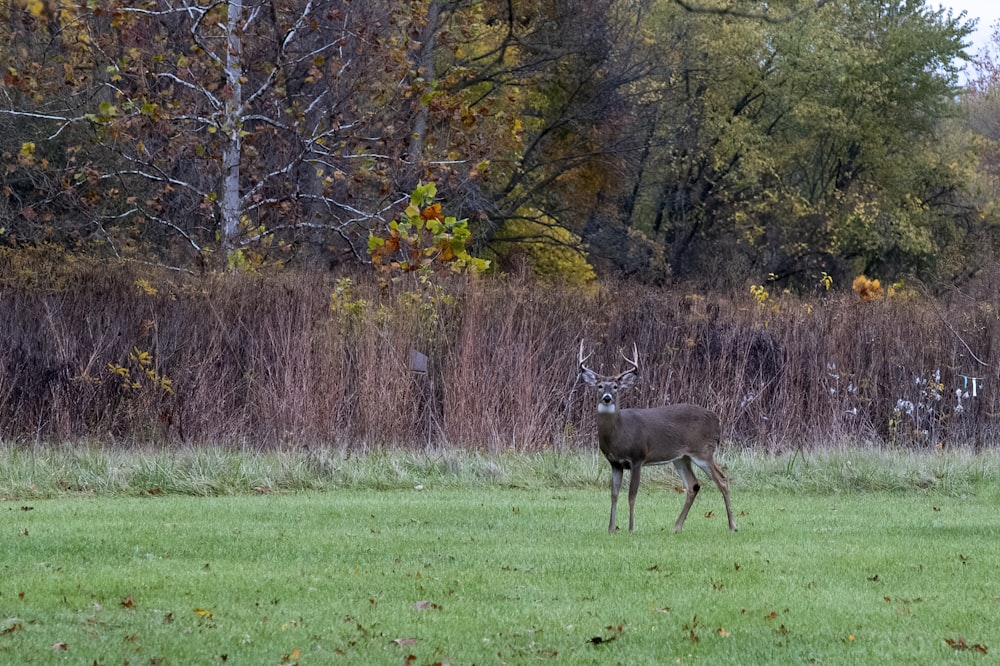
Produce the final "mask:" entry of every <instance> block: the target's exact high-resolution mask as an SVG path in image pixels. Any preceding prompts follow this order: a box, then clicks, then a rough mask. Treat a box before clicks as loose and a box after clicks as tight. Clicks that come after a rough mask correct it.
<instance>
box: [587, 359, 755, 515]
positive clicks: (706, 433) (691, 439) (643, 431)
mask: <svg viewBox="0 0 1000 666" xmlns="http://www.w3.org/2000/svg"><path fill="white" fill-rule="evenodd" d="M592 355H593V352H591V354H588V355H587V357H586V358H585V357H584V356H583V340H581V341H580V356H579V360H580V376H581V377H582V378H583V381H584V382H585V383H586V384H587V385H589V386H592V387H594V388H596V389H597V393H598V395H599V396H600V397H599V398H598V401H597V439H598V444H599V446H600V450H601V453H602V454H603V455H604V457H605V458H606V459H607V461H608V462H609V463H610V464H611V521H610V522H609V524H608V532H610V533H611V534H614V533H615V532H617V531H618V515H617V514H618V492H619V490H620V489H621V485H622V477H623V474H624V471H625V470H626V469H627V470H629V486H628V531H629V532H634V531H635V498H636V495H637V494H638V492H639V479H640V478H641V472H642V468H643V466H644V465H663V464H666V463H673V464H674V468H675V469H676V470H677V474H678V476H680V478H681V482H682V483H683V484H684V493H685V498H684V507H683V508H682V509H681V515H680V516H679V517H678V518H677V522H676V523H675V524H674V532H680V531H681V529H682V528H683V527H684V521H685V519H687V515H688V511H690V510H691V505H692V504H693V503H694V499H695V497H697V495H698V490H699V489H700V487H701V486H700V485H699V484H698V478H697V477H696V476H695V474H694V469H693V468H692V467H691V463H694V464H695V465H697V466H698V467H700V468H701V469H702V470H704V471H705V473H707V474H708V475H709V476H710V477H711V478H712V480H713V481H715V485H716V486H718V487H719V490H720V491H721V492H722V499H723V500H724V501H725V503H726V516H727V517H728V519H729V529H730V530H732V531H733V532H735V531H736V522H735V521H734V520H733V510H732V507H731V506H730V504H729V481H728V480H727V479H726V476H725V475H724V474H723V473H722V470H721V469H720V468H719V465H718V464H717V463H716V462H715V449H716V447H717V446H718V445H719V440H720V438H721V434H720V433H721V426H720V424H719V417H718V416H717V415H716V414H715V413H714V412H712V411H710V410H708V409H705V408H704V407H700V406H698V405H693V404H689V403H679V404H672V405H665V406H662V407H650V408H646V409H621V408H619V407H618V398H619V394H620V393H621V392H622V391H624V390H626V389H628V388H629V387H631V386H632V385H633V384H635V382H636V380H638V378H639V350H638V348H637V347H636V345H635V343H633V344H632V358H628V357H627V356H625V352H621V355H622V357H623V358H624V359H625V360H626V361H627V362H628V364H629V366H630V367H629V368H628V369H627V370H625V371H624V372H622V373H620V374H617V375H614V376H603V375H599V374H597V373H596V372H594V371H593V370H591V369H590V368H588V367H587V366H586V365H585V363H586V362H587V359H589V358H590V357H591V356H592Z"/></svg>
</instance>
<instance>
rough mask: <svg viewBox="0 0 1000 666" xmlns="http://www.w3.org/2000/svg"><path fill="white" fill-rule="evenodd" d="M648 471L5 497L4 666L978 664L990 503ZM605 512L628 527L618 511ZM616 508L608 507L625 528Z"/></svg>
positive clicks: (993, 568)
mask: <svg viewBox="0 0 1000 666" xmlns="http://www.w3.org/2000/svg"><path fill="white" fill-rule="evenodd" d="M732 499H733V505H734V509H735V511H736V513H737V514H738V515H737V522H738V524H739V526H740V531H739V532H738V533H735V534H733V533H730V532H729V531H728V530H727V529H726V525H725V513H724V510H723V506H722V499H721V496H720V495H719V493H718V491H717V490H716V489H715V488H714V487H705V489H704V490H703V492H702V494H701V496H700V497H699V498H698V500H697V502H696V503H695V505H694V509H693V510H692V512H691V515H690V516H689V518H688V521H687V524H686V526H685V529H684V531H683V532H681V533H679V534H675V533H673V532H672V531H671V528H672V526H673V523H674V520H675V519H676V518H677V513H678V512H679V510H680V507H681V504H682V501H683V495H681V494H679V493H677V492H675V491H673V490H672V489H671V488H670V484H664V483H659V484H658V483H656V482H649V481H647V482H646V483H644V485H643V488H642V490H641V491H640V496H639V502H638V508H637V531H636V532H635V533H632V534H629V533H628V532H625V531H622V532H619V533H618V534H615V535H609V534H608V533H607V531H606V525H607V518H608V505H609V500H608V493H607V491H606V490H604V489H603V488H600V489H598V488H596V487H594V488H579V487H577V488H561V487H552V488H537V487H533V488H529V489H512V488H504V487H497V486H486V487H482V488H477V487H476V486H475V485H465V486H461V487H440V488H439V487H435V486H433V485H428V486H426V487H422V488H419V489H418V488H416V487H414V488H409V489H403V490H401V489H394V490H375V489H360V490H359V489H339V490H330V491H324V492H309V491H303V492H290V493H274V494H266V495H247V496H228V497H188V496H174V495H157V496H151V497H144V498H143V497H84V496H69V497H65V498H56V499H38V500H29V499H17V500H10V501H5V502H3V503H0V527H2V533H0V663H11V664H14V663H17V664H55V663H68V664H87V665H90V664H101V665H110V664H125V663H127V664H133V665H135V664H160V665H165V664H223V663H230V664H283V663H287V664H291V663H298V664H303V665H305V664H337V663H344V664H357V663H372V664H410V663H412V664H438V663H440V664H448V663H451V664H473V663H475V664H501V663H511V664H520V663H572V664H602V665H603V664H617V663H620V664H669V663H682V664H684V663H710V664H755V663H758V664H759V663H795V664H801V663H822V664H859V663H907V664H941V663H957V664H977V663H984V664H985V663H988V661H990V660H993V659H995V658H996V657H997V655H1000V502H998V495H997V494H996V493H993V492H981V493H976V494H973V495H969V496H963V495H961V494H954V495H953V494H948V493H939V492H923V491H919V490H914V491H912V492H888V493H883V492H864V491H863V492H854V493H848V492H844V493H839V494H837V493H822V494H820V493H810V492H805V491H801V492H800V491H796V490H794V489H782V490H774V489H769V490H766V489H752V488H741V487H740V484H739V482H738V481H736V482H734V484H733V491H732ZM622 504H623V506H625V507H626V511H624V512H623V513H622V515H624V517H625V520H627V504H625V500H624V497H623V500H622ZM620 518H621V516H620Z"/></svg>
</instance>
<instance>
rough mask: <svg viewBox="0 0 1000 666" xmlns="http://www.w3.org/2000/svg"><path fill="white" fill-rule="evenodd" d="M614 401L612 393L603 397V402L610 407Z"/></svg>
mask: <svg viewBox="0 0 1000 666" xmlns="http://www.w3.org/2000/svg"><path fill="white" fill-rule="evenodd" d="M614 401H615V400H614V398H612V397H611V394H610V393H605V394H604V395H602V396H601V402H603V403H604V404H605V405H610V404H611V403H612V402H614Z"/></svg>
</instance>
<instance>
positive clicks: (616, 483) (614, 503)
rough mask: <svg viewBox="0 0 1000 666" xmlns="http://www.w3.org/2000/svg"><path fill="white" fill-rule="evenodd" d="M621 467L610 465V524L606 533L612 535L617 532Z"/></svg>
mask: <svg viewBox="0 0 1000 666" xmlns="http://www.w3.org/2000/svg"><path fill="white" fill-rule="evenodd" d="M622 471H623V470H622V467H621V465H614V464H612V465H611V522H610V523H608V532H609V533H611V534H614V533H615V532H616V531H617V530H618V491H619V490H621V487H622Z"/></svg>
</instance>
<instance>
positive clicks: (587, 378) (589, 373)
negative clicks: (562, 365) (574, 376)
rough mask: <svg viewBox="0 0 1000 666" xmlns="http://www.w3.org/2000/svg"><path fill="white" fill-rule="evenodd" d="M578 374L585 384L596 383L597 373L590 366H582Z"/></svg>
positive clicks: (594, 384) (591, 384)
mask: <svg viewBox="0 0 1000 666" xmlns="http://www.w3.org/2000/svg"><path fill="white" fill-rule="evenodd" d="M580 376H581V377H583V381H584V383H585V384H587V386H596V385H597V374H596V373H595V372H594V371H593V370H591V369H590V368H584V369H583V370H581V371H580Z"/></svg>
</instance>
